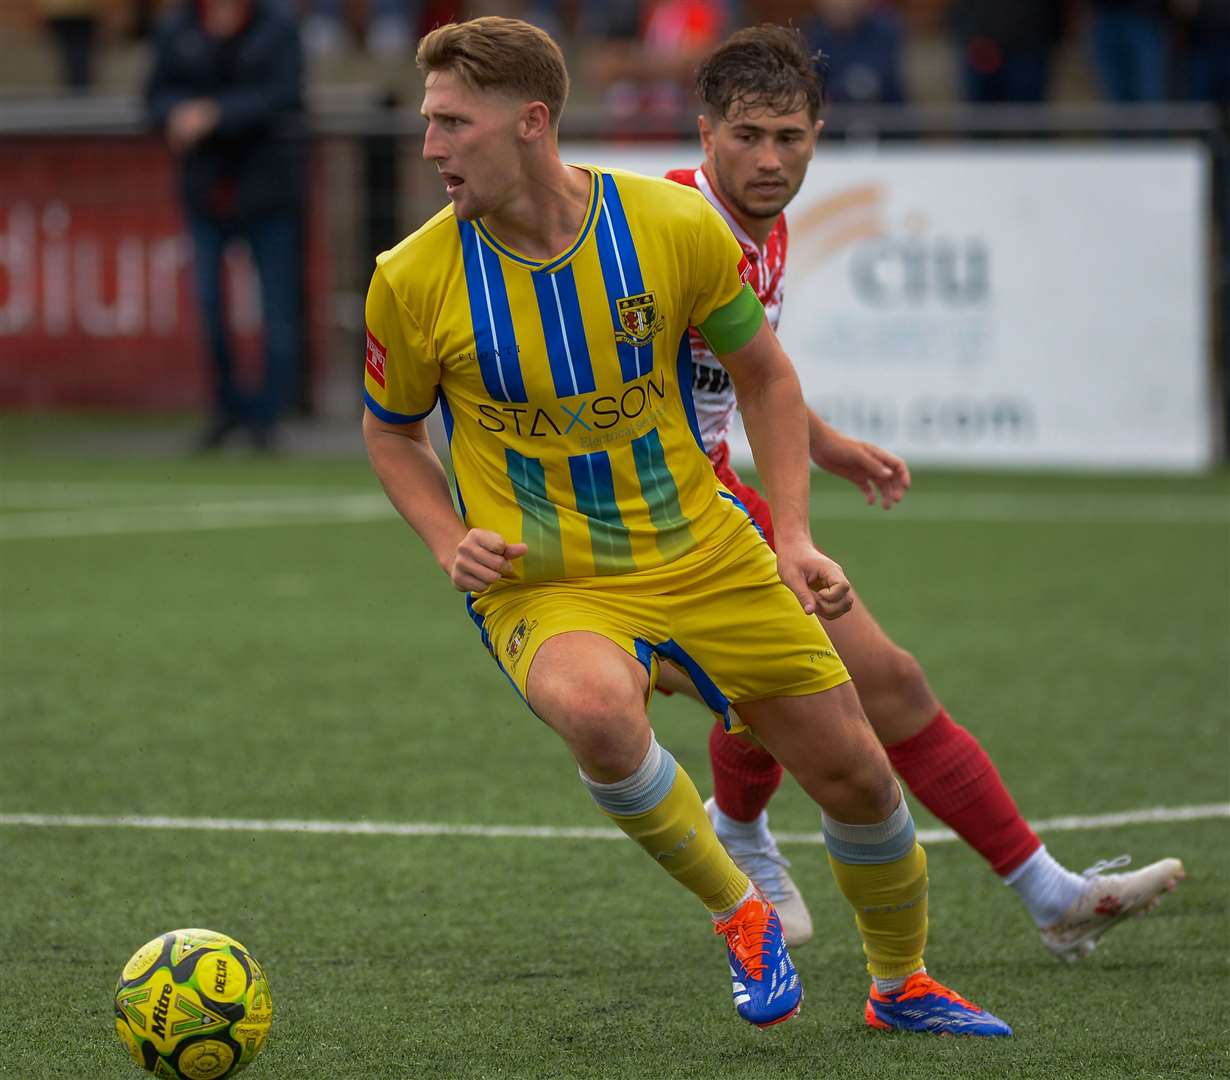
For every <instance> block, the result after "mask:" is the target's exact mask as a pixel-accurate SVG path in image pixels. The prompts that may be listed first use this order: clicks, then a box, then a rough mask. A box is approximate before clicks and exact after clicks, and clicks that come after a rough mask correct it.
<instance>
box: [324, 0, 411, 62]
mask: <svg viewBox="0 0 1230 1080" xmlns="http://www.w3.org/2000/svg"><path fill="white" fill-rule="evenodd" d="M307 8H308V10H307V12H306V18H305V19H304V23H303V41H304V45H305V47H306V48H307V50H308V52H310V53H312V54H313V55H315V56H328V55H330V54H333V53H337V52H340V51H342V49H343V48H344V47H345V46H346V44H347V42H348V38H349V31H348V29H347V26H346V10H345V8H346V4H345V0H309V3H308V5H307ZM364 10H365V12H366V15H367V19H366V26H365V28H364V33H363V40H364V43H365V45H366V46H367V50H368V52H370V53H371V54H372V55H373V56H378V57H381V58H382V59H390V60H391V59H396V58H398V57H401V56H406V55H408V54H409V53H410V51H411V48H412V46H413V45H414V43H415V40H416V38H417V37H418V26H419V16H420V14H421V12H420V10H419V3H418V0H366V2H365V4H364Z"/></svg>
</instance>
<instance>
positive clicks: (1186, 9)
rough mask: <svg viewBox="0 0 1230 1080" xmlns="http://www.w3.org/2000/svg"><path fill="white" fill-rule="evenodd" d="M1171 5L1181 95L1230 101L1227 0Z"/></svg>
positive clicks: (1181, 1)
mask: <svg viewBox="0 0 1230 1080" xmlns="http://www.w3.org/2000/svg"><path fill="white" fill-rule="evenodd" d="M1172 7H1173V8H1174V10H1175V13H1176V14H1177V15H1179V16H1180V17H1181V18H1182V19H1183V20H1184V22H1185V29H1186V31H1187V34H1186V38H1187V42H1186V48H1185V50H1184V64H1183V87H1182V90H1183V93H1184V96H1185V97H1187V98H1189V99H1190V100H1192V101H1214V102H1218V103H1219V104H1222V105H1230V0H1173V4H1172ZM1227 397H1228V398H1230V394H1228V395H1227Z"/></svg>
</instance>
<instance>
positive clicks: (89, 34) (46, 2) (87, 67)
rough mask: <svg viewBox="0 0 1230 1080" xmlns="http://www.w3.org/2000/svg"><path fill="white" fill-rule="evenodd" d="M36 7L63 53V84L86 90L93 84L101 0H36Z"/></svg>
mask: <svg viewBox="0 0 1230 1080" xmlns="http://www.w3.org/2000/svg"><path fill="white" fill-rule="evenodd" d="M37 7H38V10H39V12H40V13H41V14H42V16H43V20H44V22H46V24H47V29H48V30H49V31H50V32H51V36H52V38H53V39H54V41H55V43H56V49H57V51H58V52H59V54H60V68H61V71H62V72H63V78H64V85H65V86H67V87H68V88H69V89H70V90H72V91H73V92H74V93H78V94H80V93H83V92H85V91H86V90H88V89H89V88H90V87H91V86H93V85H94V49H95V46H96V44H97V42H98V26H99V10H98V8H99V3H98V0H37Z"/></svg>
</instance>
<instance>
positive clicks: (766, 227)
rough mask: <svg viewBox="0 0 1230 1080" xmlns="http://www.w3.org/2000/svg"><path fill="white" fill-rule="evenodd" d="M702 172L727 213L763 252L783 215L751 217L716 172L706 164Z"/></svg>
mask: <svg viewBox="0 0 1230 1080" xmlns="http://www.w3.org/2000/svg"><path fill="white" fill-rule="evenodd" d="M701 171H702V172H703V173H704V174H705V179H706V180H708V181H709V187H710V188H712V189H713V193H714V194H715V195H716V196H717V197H718V198H719V199H720V200H721V201H722V205H723V206H724V207H725V208H726V212H727V213H728V214H729V215H730V216H731V217H732V218H734V219H735V223H736V224H737V225H738V226H739V228H741V229H742V230H743V231H744V232H745V233H747V236H748V239H749V240H751V241H752V243H754V244H755V245H756V247H757V248H759V249H760V250H761V251H763V250H764V246H765V244H767V243H768V242H769V236H770V234H771V233H772V232H773V227H774V226H775V225H776V224H777V219H778V218H780V217H781V214H775V215H774V216H773V217H771V218H758V217H749V216H748V215H747V214H745V213H743V211H741V210H740V209H739V208H738V207H737V206H735V203H734V200H733V199H732V198H731V197H730V196H729V195H727V194H726V192H725V191H724V190H723V188H722V185H721V184H719V183H718V182H717V178H716V176H715V175H714V170H711V169H710V168H709V166H708V165H707V164H705V165H702V166H701Z"/></svg>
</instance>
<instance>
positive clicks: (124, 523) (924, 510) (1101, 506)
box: [0, 485, 1230, 540]
mask: <svg viewBox="0 0 1230 1080" xmlns="http://www.w3.org/2000/svg"><path fill="white" fill-rule="evenodd" d="M134 486H135V487H140V485H134ZM120 487H121V485H116V488H115V490H116V491H117V492H118V491H119V489H120ZM194 490H199V491H200V492H201V494H209V495H213V496H214V498H215V499H216V495H217V493H216V492H215V491H211V490H209V489H207V488H200V489H194V488H190V487H189V488H187V489H185V490H182V491H180V492H179V495H180V500H179V501H177V502H175V503H171V504H159V505H149V504H138V505H132V506H122V507H117V506H112V507H99V506H80V505H79V506H76V507H72V508H68V507H64V508H60V509H57V510H51V511H48V510H42V511H36V510H30V511H27V512H18V513H5V514H0V540H60V539H70V538H73V537H86V536H123V535H129V534H133V533H168V532H198V531H205V530H212V529H243V528H265V527H276V526H288V525H322V524H330V523H341V524H345V523H357V522H372V521H392V520H393V519H394V518H395V516H396V515H395V514H394V512H393V510H392V507H390V505H389V503H388V500H387V499H386V498H385V497H384V495H382V494H380V493H378V492H357V491H351V492H350V493H345V492H340V491H332V492H330V491H327V490H322V489H316V490H310V489H309V490H307V491H305V492H304V493H302V494H296V495H290V496H288V495H285V494H283V495H282V496H280V497H278V498H271V497H265V498H251V499H242V500H231V501H206V500H200V501H194V499H193V495H192V492H193V491H194ZM257 490H259V489H254V494H255V493H256V491H257ZM2 492H3V487H0V495H2ZM812 510H813V512H814V515H815V517H816V518H817V519H818V520H819V521H821V522H825V521H867V522H870V521H896V522H903V523H905V522H915V523H947V522H975V523H983V524H997V523H1017V524H1019V523H1030V522H1033V523H1038V524H1043V523H1063V524H1077V523H1081V524H1122V523H1131V524H1189V525H1227V524H1230V499H1227V498H1223V497H1221V496H1219V495H1184V496H1175V495H1165V494H1159V495H1156V496H1151V495H1128V496H1122V495H1101V496H1100V495H1097V494H1094V493H1091V494H1080V493H1069V494H1052V495H1045V494H1032V495H1027V494H1022V495H1006V494H1001V495H992V494H982V495H973V494H971V495H911V496H910V497H909V498H908V499H907V501H906V502H904V503H902V504H901V505H900V506H898V507H897V508H895V509H894V510H893V511H892V513H888V514H885V513H884V512H883V511H879V512H876V511H874V510H872V509H871V508H869V507H866V506H864V505H862V504H861V503H860V502H859V501H858V499H857V498H855V497H854V496H853V495H850V496H837V495H823V496H820V497H819V498H817V499H815V500H813V502H812Z"/></svg>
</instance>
